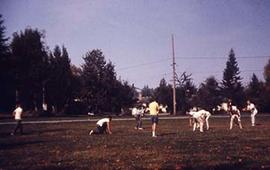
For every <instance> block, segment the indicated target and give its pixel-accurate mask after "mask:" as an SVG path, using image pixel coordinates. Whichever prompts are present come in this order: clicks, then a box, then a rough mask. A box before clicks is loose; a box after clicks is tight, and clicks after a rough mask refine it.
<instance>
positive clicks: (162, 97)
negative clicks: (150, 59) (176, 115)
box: [155, 78, 173, 111]
mask: <svg viewBox="0 0 270 170" xmlns="http://www.w3.org/2000/svg"><path fill="white" fill-rule="evenodd" d="M155 98H156V99H157V101H158V102H159V103H160V104H162V105H164V106H166V105H167V106H168V109H169V110H170V111H171V110H172V108H173V104H172V86H171V85H169V84H167V82H166V80H165V79H164V78H163V79H161V80H160V83H159V87H157V88H156V89H155Z"/></svg>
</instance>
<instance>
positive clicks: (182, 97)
mask: <svg viewBox="0 0 270 170" xmlns="http://www.w3.org/2000/svg"><path fill="white" fill-rule="evenodd" d="M191 76H192V75H191V74H187V73H186V72H183V73H182V74H181V76H180V77H178V76H177V77H176V81H177V87H176V103H177V105H176V107H177V108H176V109H177V110H178V111H181V112H182V113H184V114H185V112H186V111H188V110H189V109H190V108H191V107H192V106H194V105H195V97H196V93H197V88H196V86H195V85H194V84H193V82H192V78H191Z"/></svg>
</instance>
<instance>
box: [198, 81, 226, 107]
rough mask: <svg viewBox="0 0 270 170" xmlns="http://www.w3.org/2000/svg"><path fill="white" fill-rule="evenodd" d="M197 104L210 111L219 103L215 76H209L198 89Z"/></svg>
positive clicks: (219, 97)
mask: <svg viewBox="0 0 270 170" xmlns="http://www.w3.org/2000/svg"><path fill="white" fill-rule="evenodd" d="M196 103H197V106H199V107H201V108H204V109H206V110H208V111H211V110H212V109H213V108H214V107H215V106H217V105H218V104H220V103H221V94H220V87H219V85H218V82H217V80H216V79H215V77H213V76H211V77H209V78H207V79H206V80H205V83H202V84H201V85H200V87H199V89H198V96H197V100H196Z"/></svg>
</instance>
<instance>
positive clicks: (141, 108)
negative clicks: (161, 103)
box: [131, 104, 146, 130]
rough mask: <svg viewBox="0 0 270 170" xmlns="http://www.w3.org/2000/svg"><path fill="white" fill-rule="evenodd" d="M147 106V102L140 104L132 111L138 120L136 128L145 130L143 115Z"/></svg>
mask: <svg viewBox="0 0 270 170" xmlns="http://www.w3.org/2000/svg"><path fill="white" fill-rule="evenodd" d="M145 107H146V104H143V105H142V106H138V108H137V107H134V108H132V111H131V113H132V115H133V116H134V117H135V120H136V126H135V128H134V129H136V130H143V128H142V117H143V115H144V112H145Z"/></svg>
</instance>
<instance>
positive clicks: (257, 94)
mask: <svg viewBox="0 0 270 170" xmlns="http://www.w3.org/2000/svg"><path fill="white" fill-rule="evenodd" d="M263 93H264V84H263V82H261V81H259V79H258V77H257V76H256V75H255V74H254V73H253V75H252V78H251V81H250V82H249V84H248V86H247V88H246V90H245V94H246V95H245V96H246V97H247V99H248V100H251V101H252V102H254V103H255V104H256V106H257V108H259V109H261V108H262V106H263V100H262V99H263V98H262V96H264V94H263Z"/></svg>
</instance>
